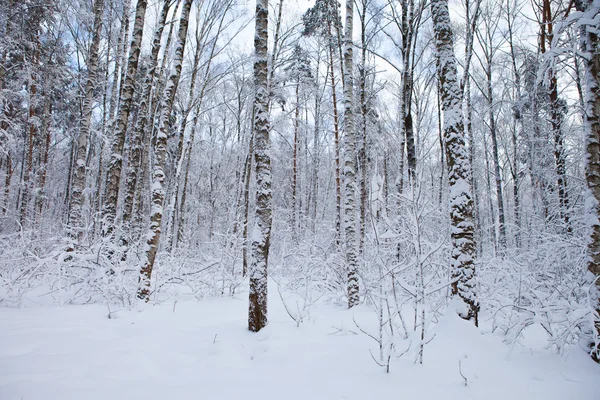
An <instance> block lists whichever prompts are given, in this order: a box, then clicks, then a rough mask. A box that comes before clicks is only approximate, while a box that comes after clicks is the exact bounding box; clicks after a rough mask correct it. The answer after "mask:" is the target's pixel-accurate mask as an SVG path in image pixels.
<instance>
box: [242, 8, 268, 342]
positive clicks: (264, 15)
mask: <svg viewBox="0 0 600 400" xmlns="http://www.w3.org/2000/svg"><path fill="white" fill-rule="evenodd" d="M268 36H269V2H268V0H256V14H255V33H254V112H253V114H254V122H253V146H254V149H253V150H254V162H255V171H256V212H255V225H254V231H253V233H252V235H251V240H252V247H251V253H252V254H251V259H250V260H251V261H250V268H249V271H248V273H249V277H250V293H249V306H248V329H249V330H250V331H252V332H258V331H260V330H261V329H262V328H264V327H265V325H266V324H267V267H268V261H269V247H270V239H271V223H272V214H271V213H272V210H271V198H272V193H271V159H270V156H269V97H270V96H269V87H268V79H267V75H268V66H267V43H268Z"/></svg>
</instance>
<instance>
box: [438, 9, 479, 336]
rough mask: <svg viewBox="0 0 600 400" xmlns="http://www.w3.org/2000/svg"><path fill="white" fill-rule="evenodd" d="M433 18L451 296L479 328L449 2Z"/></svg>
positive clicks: (467, 169)
mask: <svg viewBox="0 0 600 400" xmlns="http://www.w3.org/2000/svg"><path fill="white" fill-rule="evenodd" d="M431 15H432V18H433V29H434V33H435V46H436V49H437V56H438V63H437V64H438V77H439V81H440V89H441V100H442V110H443V111H444V142H445V145H446V163H447V167H448V184H449V188H450V196H449V197H450V199H449V200H450V223H451V225H452V228H451V239H452V252H451V268H452V279H453V283H452V295H453V296H455V297H456V296H458V297H459V298H460V299H462V301H463V302H464V303H465V306H466V307H465V310H458V311H459V314H460V316H461V317H462V318H465V319H468V320H473V321H474V322H475V325H478V312H479V303H478V301H477V298H476V296H475V285H476V282H475V240H474V237H473V231H474V226H473V199H472V197H471V184H470V182H471V165H470V163H469V158H468V153H467V151H468V150H467V147H466V145H465V137H464V125H463V120H462V113H461V97H462V96H461V90H460V85H459V83H458V80H457V70H456V58H455V56H454V49H453V38H452V30H451V23H450V14H449V12H448V0H433V1H432V3H431Z"/></svg>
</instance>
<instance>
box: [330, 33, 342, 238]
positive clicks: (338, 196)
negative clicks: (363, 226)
mask: <svg viewBox="0 0 600 400" xmlns="http://www.w3.org/2000/svg"><path fill="white" fill-rule="evenodd" d="M329 69H330V73H331V97H332V99H331V101H332V102H333V135H334V145H335V242H336V246H337V247H338V248H339V246H340V243H341V238H342V179H341V176H340V130H339V117H338V109H337V93H336V90H335V74H334V68H333V45H332V44H330V45H329Z"/></svg>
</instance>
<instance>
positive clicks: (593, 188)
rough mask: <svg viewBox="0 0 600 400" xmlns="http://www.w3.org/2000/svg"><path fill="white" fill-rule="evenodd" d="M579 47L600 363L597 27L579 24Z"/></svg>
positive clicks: (594, 8)
mask: <svg viewBox="0 0 600 400" xmlns="http://www.w3.org/2000/svg"><path fill="white" fill-rule="evenodd" d="M575 4H576V7H577V9H578V10H579V11H584V15H583V17H584V18H585V17H587V18H588V21H592V20H593V18H594V17H595V16H596V15H597V13H598V11H599V10H598V5H597V2H593V1H591V0H587V1H586V0H577V1H576V2H575ZM582 45H583V46H582V47H583V51H585V52H586V53H587V54H588V56H587V58H586V61H585V67H586V82H587V88H586V89H587V91H586V103H587V104H586V106H587V107H586V108H585V110H586V118H585V119H586V121H587V135H588V137H587V143H586V145H587V148H586V150H587V158H588V159H587V168H586V171H585V177H586V181H587V185H588V189H589V191H590V193H589V194H590V197H592V199H593V201H594V204H593V206H594V207H593V208H592V210H591V212H592V214H590V218H588V221H590V222H591V225H592V226H591V228H592V237H591V240H590V242H589V244H588V254H589V258H588V270H589V271H590V272H591V273H592V274H593V277H594V286H595V290H592V292H591V298H592V299H593V301H594V302H595V304H593V307H594V308H595V311H596V314H595V315H594V317H593V318H594V327H595V330H596V334H595V335H594V343H593V344H592V349H591V351H590V354H591V356H592V358H593V359H594V360H595V361H596V362H599V363H600V207H599V204H600V38H599V35H598V26H597V25H596V26H593V25H592V26H585V25H583V26H582Z"/></svg>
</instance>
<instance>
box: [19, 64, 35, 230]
mask: <svg viewBox="0 0 600 400" xmlns="http://www.w3.org/2000/svg"><path fill="white" fill-rule="evenodd" d="M34 59H35V57H34ZM36 102H37V84H36V82H35V80H34V78H33V77H32V78H31V83H30V86H29V108H28V120H27V125H28V128H27V132H28V133H27V136H26V137H27V145H26V147H27V153H26V154H27V155H26V159H25V160H23V162H24V163H25V171H24V173H23V192H22V194H21V207H20V210H19V223H20V224H21V226H22V227H23V226H25V223H26V220H27V208H28V205H29V200H30V199H29V198H30V196H31V194H30V193H31V192H32V189H33V188H32V185H33V154H34V152H35V147H36V146H35V144H36V142H37V138H36V136H37V135H38V128H37V124H36V121H35V120H36V119H37V118H39V116H37V115H36V111H37V109H36Z"/></svg>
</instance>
